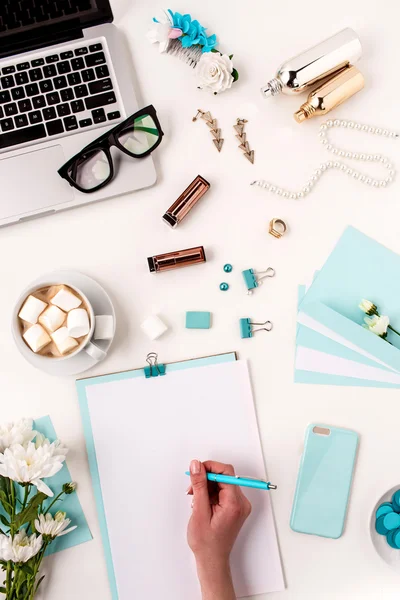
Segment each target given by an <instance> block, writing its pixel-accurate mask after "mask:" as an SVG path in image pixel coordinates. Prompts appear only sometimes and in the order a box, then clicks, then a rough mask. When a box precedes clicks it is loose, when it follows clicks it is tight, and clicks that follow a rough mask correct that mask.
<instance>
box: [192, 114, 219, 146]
mask: <svg viewBox="0 0 400 600" xmlns="http://www.w3.org/2000/svg"><path fill="white" fill-rule="evenodd" d="M199 117H201V118H202V119H204V121H205V122H206V124H207V125H208V127H209V128H210V133H211V135H212V136H213V144H214V146H215V147H216V149H217V150H218V152H221V148H222V144H223V143H224V139H223V138H222V137H221V130H220V129H219V128H218V122H217V119H213V118H212V116H211V113H210V111H209V110H208V111H207V112H205V111H204V110H201V109H200V108H199V109H198V110H197V114H196V116H195V117H193V119H192V121H197V119H198V118H199Z"/></svg>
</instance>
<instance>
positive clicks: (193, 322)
mask: <svg viewBox="0 0 400 600" xmlns="http://www.w3.org/2000/svg"><path fill="white" fill-rule="evenodd" d="M210 327H211V313H210V312H205V311H204V312H203V311H188V312H187V313H186V329H210Z"/></svg>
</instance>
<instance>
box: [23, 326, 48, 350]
mask: <svg viewBox="0 0 400 600" xmlns="http://www.w3.org/2000/svg"><path fill="white" fill-rule="evenodd" d="M22 337H23V338H24V340H25V341H26V343H27V344H28V346H29V347H30V348H31V350H33V351H34V352H39V351H40V350H41V349H42V348H44V347H45V346H47V344H49V343H50V342H51V339H50V337H49V335H48V333H47V332H46V331H45V330H44V329H43V327H42V326H41V325H38V324H36V325H32V327H29V329H27V330H26V331H25V333H24V335H23V336H22Z"/></svg>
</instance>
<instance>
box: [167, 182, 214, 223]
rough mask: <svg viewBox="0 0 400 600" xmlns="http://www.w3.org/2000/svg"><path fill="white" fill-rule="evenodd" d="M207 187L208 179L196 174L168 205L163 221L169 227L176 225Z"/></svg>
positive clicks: (208, 186) (208, 185)
mask: <svg viewBox="0 0 400 600" xmlns="http://www.w3.org/2000/svg"><path fill="white" fill-rule="evenodd" d="M209 189H210V184H209V183H208V181H206V179H204V177H202V176H201V175H197V177H196V178H195V179H194V180H193V181H192V183H191V184H190V185H189V186H188V187H187V188H186V190H185V191H184V192H182V194H181V195H180V196H179V198H178V199H177V200H175V202H174V203H173V204H172V206H170V207H169V209H168V210H167V212H166V213H165V215H164V216H163V220H164V222H165V223H167V224H168V225H170V226H171V227H176V226H177V225H178V224H179V223H180V222H181V221H182V220H183V219H184V218H185V217H186V215H187V214H188V212H189V211H191V210H192V208H193V206H195V205H196V204H197V202H198V201H199V200H200V198H202V197H203V196H204V194H205V193H206V192H207V191H208V190H209Z"/></svg>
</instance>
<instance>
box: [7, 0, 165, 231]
mask: <svg viewBox="0 0 400 600" xmlns="http://www.w3.org/2000/svg"><path fill="white" fill-rule="evenodd" d="M112 19H113V15H112V11H111V7H110V4H109V2H108V0H19V1H18V0H1V2H0V227H1V226H4V225H10V224H12V223H17V222H21V221H25V220H28V219H32V218H36V217H40V216H43V215H48V214H52V213H55V212H58V211H61V210H65V209H68V208H73V207H76V206H81V205H83V204H88V203H91V202H96V201H97V200H103V199H105V198H110V197H112V196H117V195H119V194H123V193H126V192H129V191H133V190H137V189H141V188H144V187H148V186H150V185H152V184H154V183H155V181H156V172H155V168H154V164H153V161H152V158H151V156H148V157H146V158H143V159H136V160H135V159H133V158H129V157H128V156H127V155H125V154H123V153H122V152H118V151H115V154H114V155H113V158H114V166H115V167H116V175H115V177H114V179H113V181H111V182H110V184H109V185H108V186H106V187H105V188H103V189H100V190H98V191H97V192H94V193H91V194H83V193H81V192H79V191H77V190H75V189H74V188H73V187H70V186H69V184H68V183H67V182H66V181H65V180H63V179H61V177H60V176H59V175H58V173H57V170H58V169H59V168H60V167H61V166H62V165H63V164H64V163H65V162H66V161H67V160H68V159H69V158H70V157H71V156H73V155H74V154H76V153H77V152H79V151H80V150H81V149H82V148H83V147H84V146H85V145H87V144H89V143H90V142H91V141H93V140H94V139H96V138H97V137H99V136H100V135H101V134H102V133H104V132H105V131H107V129H111V127H113V126H115V125H117V124H118V123H119V122H121V121H122V120H123V119H125V118H127V117H128V116H130V115H131V114H133V113H134V112H136V111H137V110H139V108H141V107H139V106H138V102H137V99H136V94H135V90H134V87H133V82H132V79H131V76H130V73H131V70H132V65H131V58H130V55H129V52H128V49H127V47H126V45H125V43H124V40H123V38H122V35H121V33H120V32H119V31H118V29H117V28H116V27H115V26H114V25H112V24H111V21H112ZM112 152H114V149H112Z"/></svg>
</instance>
